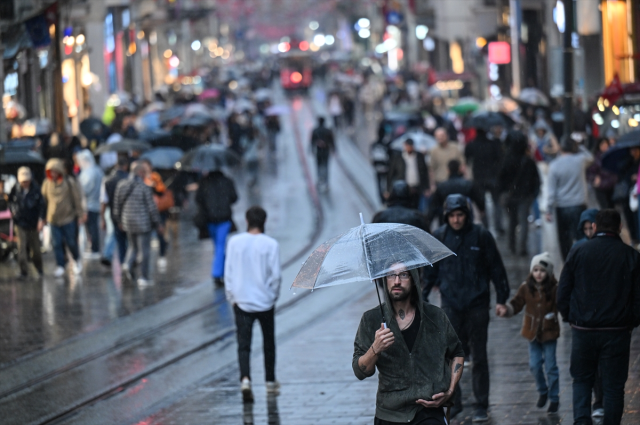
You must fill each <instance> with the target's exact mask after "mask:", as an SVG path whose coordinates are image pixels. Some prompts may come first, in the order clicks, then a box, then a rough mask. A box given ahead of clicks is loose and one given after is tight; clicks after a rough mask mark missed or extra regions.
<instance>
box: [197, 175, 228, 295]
mask: <svg viewBox="0 0 640 425" xmlns="http://www.w3.org/2000/svg"><path fill="white" fill-rule="evenodd" d="M237 200H238V194H237V192H236V187H235V185H234V184H233V180H231V179H230V178H229V177H227V176H225V175H224V174H223V173H222V171H219V170H216V171H211V172H210V173H208V174H207V175H206V176H204V177H203V178H202V179H201V180H200V182H199V183H198V190H197V191H196V204H197V205H198V208H199V210H200V213H201V214H202V215H203V217H204V221H205V222H206V228H207V230H208V233H209V237H210V238H211V241H212V242H213V260H212V262H211V278H212V279H213V283H214V285H215V287H216V288H221V287H223V286H224V280H223V279H224V269H225V267H224V263H225V246H226V242H227V236H228V235H229V233H230V232H231V231H232V228H233V221H232V211H231V206H232V205H233V204H235V203H236V201H237Z"/></svg>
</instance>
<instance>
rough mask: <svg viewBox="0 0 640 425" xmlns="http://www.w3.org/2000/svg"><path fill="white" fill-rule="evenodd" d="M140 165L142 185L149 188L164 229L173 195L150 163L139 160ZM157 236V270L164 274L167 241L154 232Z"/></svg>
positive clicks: (161, 235) (171, 205)
mask: <svg viewBox="0 0 640 425" xmlns="http://www.w3.org/2000/svg"><path fill="white" fill-rule="evenodd" d="M140 163H141V164H142V165H143V166H144V171H145V176H144V184H146V185H147V186H149V187H150V188H151V190H152V192H153V201H154V202H155V203H156V206H157V207H158V212H159V213H160V224H162V227H163V228H164V227H165V226H166V223H167V218H169V209H171V208H172V207H173V206H174V199H173V193H172V192H170V191H169V189H167V186H165V184H164V182H163V181H162V177H161V176H160V174H158V173H157V172H156V171H153V165H152V164H151V161H149V160H148V159H146V158H144V159H141V160H140ZM156 235H157V236H158V244H159V245H160V257H159V258H158V269H159V271H161V272H164V271H165V270H166V268H167V258H166V256H167V245H168V244H167V240H166V238H165V237H164V235H163V234H162V233H158V232H156Z"/></svg>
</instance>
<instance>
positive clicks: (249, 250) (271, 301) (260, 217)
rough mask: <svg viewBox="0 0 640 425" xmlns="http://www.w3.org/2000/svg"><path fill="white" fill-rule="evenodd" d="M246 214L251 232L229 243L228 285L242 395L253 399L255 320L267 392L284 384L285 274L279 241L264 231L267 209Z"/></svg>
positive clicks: (225, 284) (227, 290)
mask: <svg viewBox="0 0 640 425" xmlns="http://www.w3.org/2000/svg"><path fill="white" fill-rule="evenodd" d="M245 216H246V219H247V231H246V232H245V233H240V234H238V235H235V236H233V237H232V238H231V239H230V240H229V244H228V246H227V253H226V254H227V258H226V263H225V266H224V277H225V279H224V286H225V291H226V295H227V301H229V303H230V304H232V305H233V310H234V312H235V317H236V328H237V335H238V361H239V363H240V380H241V382H242V384H241V390H242V397H243V400H244V401H246V402H252V401H253V392H252V391H251V369H250V357H251V331H252V328H253V322H254V321H255V320H258V321H259V322H260V327H261V328H262V336H263V341H264V342H263V344H264V368H265V375H266V381H267V393H268V394H274V395H277V394H278V389H279V387H280V384H279V383H278V382H277V381H276V377H275V366H276V343H275V324H274V310H275V309H274V306H275V304H276V300H277V299H278V295H279V294H280V279H281V276H280V254H279V247H278V242H277V241H276V240H275V239H273V238H271V237H269V236H267V235H265V234H264V224H265V222H266V220H267V213H266V211H265V210H263V209H262V208H260V207H251V208H249V209H248V210H247V212H246V215H245Z"/></svg>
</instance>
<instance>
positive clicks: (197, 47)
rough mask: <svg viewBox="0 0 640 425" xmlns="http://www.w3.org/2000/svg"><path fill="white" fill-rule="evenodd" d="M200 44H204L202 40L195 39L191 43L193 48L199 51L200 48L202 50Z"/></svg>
mask: <svg viewBox="0 0 640 425" xmlns="http://www.w3.org/2000/svg"><path fill="white" fill-rule="evenodd" d="M200 46H202V44H201V43H200V40H194V41H193V43H191V50H193V51H194V52H197V51H198V50H200Z"/></svg>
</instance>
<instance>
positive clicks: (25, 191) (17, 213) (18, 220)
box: [9, 167, 46, 279]
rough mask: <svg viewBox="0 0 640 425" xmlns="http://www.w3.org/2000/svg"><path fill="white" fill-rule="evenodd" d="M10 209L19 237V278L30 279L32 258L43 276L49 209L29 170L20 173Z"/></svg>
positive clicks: (10, 200) (11, 194)
mask: <svg viewBox="0 0 640 425" xmlns="http://www.w3.org/2000/svg"><path fill="white" fill-rule="evenodd" d="M9 208H10V210H11V215H12V216H13V221H14V223H15V230H16V236H18V263H19V264H20V277H21V278H23V279H24V278H26V277H27V276H28V275H29V268H28V267H29V258H30V257H31V259H32V260H33V265H34V266H35V267H36V270H37V271H38V274H39V275H40V276H42V251H41V249H40V231H41V230H42V227H43V226H44V219H45V213H46V206H45V202H44V198H43V196H42V193H41V192H40V186H38V184H37V183H36V182H34V181H32V178H31V170H30V169H29V167H20V168H19V169H18V184H17V185H15V186H13V189H11V193H10V194H9Z"/></svg>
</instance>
